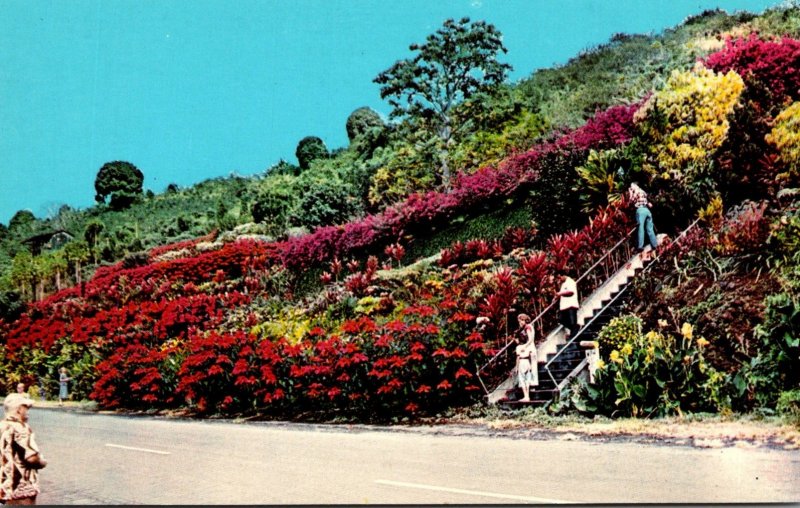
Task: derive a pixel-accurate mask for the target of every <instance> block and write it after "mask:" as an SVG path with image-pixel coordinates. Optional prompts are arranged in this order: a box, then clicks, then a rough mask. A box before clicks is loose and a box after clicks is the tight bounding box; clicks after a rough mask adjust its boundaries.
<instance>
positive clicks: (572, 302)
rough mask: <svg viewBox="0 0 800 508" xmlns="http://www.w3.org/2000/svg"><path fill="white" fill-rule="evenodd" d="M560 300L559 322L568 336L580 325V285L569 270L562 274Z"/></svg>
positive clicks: (559, 291)
mask: <svg viewBox="0 0 800 508" xmlns="http://www.w3.org/2000/svg"><path fill="white" fill-rule="evenodd" d="M558 296H559V297H561V298H560V300H559V306H558V308H559V311H560V312H559V322H560V323H561V325H562V326H563V327H564V330H565V331H566V337H567V338H569V336H570V335H572V333H573V332H574V331H575V329H576V328H577V327H578V307H580V304H578V285H577V284H576V283H575V279H573V278H572V277H570V274H569V273H568V272H563V273H562V274H561V288H560V289H559V290H558Z"/></svg>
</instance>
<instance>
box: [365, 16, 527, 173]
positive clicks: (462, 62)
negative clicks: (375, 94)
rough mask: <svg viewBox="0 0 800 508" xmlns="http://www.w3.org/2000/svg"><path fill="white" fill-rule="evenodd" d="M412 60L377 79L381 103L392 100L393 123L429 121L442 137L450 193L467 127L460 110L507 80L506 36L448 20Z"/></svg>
mask: <svg viewBox="0 0 800 508" xmlns="http://www.w3.org/2000/svg"><path fill="white" fill-rule="evenodd" d="M409 49H410V50H411V51H416V52H417V53H416V55H414V57H413V58H411V59H405V60H400V61H398V62H396V63H395V64H394V65H393V66H392V67H390V68H389V69H386V70H385V71H383V72H381V73H380V74H378V76H377V77H376V78H375V79H374V81H375V83H378V84H379V85H381V98H383V99H385V98H387V97H388V98H389V104H391V106H392V108H393V110H392V116H393V117H411V118H414V119H420V120H422V119H424V120H425V122H426V123H428V124H429V125H430V127H431V129H432V131H433V132H434V133H435V134H436V136H437V137H438V139H439V141H440V143H441V147H440V150H441V152H440V172H441V177H442V183H443V184H444V186H445V188H449V187H450V178H451V175H450V167H449V163H448V157H449V151H450V149H451V145H452V143H453V141H454V138H455V136H457V135H458V134H459V132H458V131H460V130H462V129H463V128H464V126H466V125H467V123H466V122H464V123H459V122H456V121H455V120H456V119H455V118H454V117H453V113H454V111H455V108H456V106H457V105H458V104H459V103H461V102H463V101H464V100H467V99H469V98H470V97H472V96H474V95H475V94H477V93H479V92H484V91H487V90H490V89H491V88H493V87H495V86H497V85H498V84H500V83H502V82H503V81H504V80H505V77H506V74H507V72H508V71H509V70H510V69H511V66H510V65H508V64H505V63H500V62H499V61H498V60H497V54H498V53H499V52H503V53H505V52H506V48H505V47H504V46H503V39H502V34H501V33H500V32H499V31H498V30H497V29H496V28H495V27H494V25H492V24H490V23H486V22H485V21H474V22H472V23H470V20H469V18H462V19H460V20H459V21H454V20H452V19H448V20H445V22H444V24H443V26H442V28H440V29H439V30H437V31H436V33H434V34H431V35H429V36H428V37H427V39H426V41H425V43H424V44H421V45H419V44H412V45H411V46H409Z"/></svg>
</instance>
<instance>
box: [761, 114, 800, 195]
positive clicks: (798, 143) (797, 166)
mask: <svg viewBox="0 0 800 508" xmlns="http://www.w3.org/2000/svg"><path fill="white" fill-rule="evenodd" d="M766 139H767V141H768V142H769V143H770V144H772V145H773V146H774V147H775V148H776V149H777V150H778V154H779V161H780V162H782V163H783V164H784V169H785V170H786V171H784V173H783V177H784V178H785V177H791V178H793V179H795V180H796V179H797V178H800V102H795V103H793V104H792V105H791V106H789V107H788V108H786V109H784V110H783V111H781V113H780V114H779V115H778V116H777V117H776V118H775V122H774V127H773V128H772V132H770V133H769V134H768V135H767V137H766Z"/></svg>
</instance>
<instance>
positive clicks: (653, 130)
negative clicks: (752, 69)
mask: <svg viewBox="0 0 800 508" xmlns="http://www.w3.org/2000/svg"><path fill="white" fill-rule="evenodd" d="M743 89H744V83H743V81H742V78H741V77H739V75H738V74H736V73H735V72H733V71H729V72H728V73H727V74H716V73H714V72H713V71H711V70H709V69H706V68H704V67H702V66H696V67H695V69H694V70H693V71H690V72H679V71H673V73H672V74H671V75H670V77H669V80H668V81H667V85H666V87H665V88H664V89H663V90H660V91H658V92H656V93H655V94H653V95H652V96H651V97H650V98H649V99H648V100H647V102H646V103H645V104H644V106H643V107H642V108H641V109H640V110H639V111H637V113H636V119H637V122H638V124H639V126H640V128H641V130H642V133H643V136H644V138H645V139H646V140H647V141H648V142H649V147H648V150H649V158H648V160H647V161H646V163H645V165H644V169H646V170H647V171H649V172H650V173H652V174H660V175H661V177H662V178H667V179H673V180H677V181H678V182H681V181H682V180H684V179H685V178H688V179H689V180H690V181H691V180H693V177H694V176H695V175H693V174H692V173H693V172H695V171H697V170H701V169H704V168H705V167H706V165H707V164H708V158H709V156H710V155H713V154H714V152H715V150H717V149H718V148H719V147H720V146H721V145H722V143H723V141H724V140H725V138H726V136H727V134H728V127H729V125H728V116H729V115H730V114H731V112H732V111H733V109H734V107H735V106H736V105H737V103H738V101H739V97H740V95H741V93H742V91H743Z"/></svg>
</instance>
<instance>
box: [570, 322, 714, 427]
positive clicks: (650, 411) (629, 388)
mask: <svg viewBox="0 0 800 508" xmlns="http://www.w3.org/2000/svg"><path fill="white" fill-rule="evenodd" d="M618 319H622V318H618ZM624 319H625V320H626V321H627V323H628V324H634V325H635V326H631V327H630V329H628V330H627V332H628V333H627V334H626V335H627V338H626V339H625V340H624V341H623V342H622V343H621V344H620V345H618V347H617V348H614V349H612V350H611V352H610V353H609V355H608V363H603V364H602V367H601V368H600V369H599V370H598V373H597V375H596V377H595V383H594V384H591V385H586V391H585V394H584V395H585V398H584V399H582V401H581V403H580V407H581V408H583V410H586V411H590V412H593V413H595V414H597V413H601V414H608V415H609V416H618V415H625V416H634V417H636V416H644V417H650V416H665V415H670V414H678V415H681V414H683V412H685V411H715V410H716V411H723V410H725V408H729V407H730V399H729V396H728V388H727V387H728V386H729V380H728V378H727V377H726V376H725V375H724V374H722V373H719V372H718V371H716V370H715V369H714V367H713V366H711V365H710V364H708V363H707V361H706V359H705V357H704V348H705V346H707V345H708V341H707V340H706V339H705V338H703V337H695V335H694V327H693V326H692V325H691V324H689V323H684V324H683V326H682V327H681V329H680V333H679V334H675V333H669V332H668V331H667V330H663V331H656V330H651V331H648V332H647V333H642V332H641V329H640V325H639V323H637V322H636V321H638V318H635V316H625V318H624ZM635 320H636V321H635ZM624 324H625V321H617V322H616V323H615V322H614V321H613V320H612V322H611V323H609V324H608V325H607V326H606V327H605V328H604V329H603V331H601V335H603V332H606V335H608V330H612V331H613V334H612V335H613V336H615V337H619V335H620V333H619V332H620V330H621V329H623V327H624Z"/></svg>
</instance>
